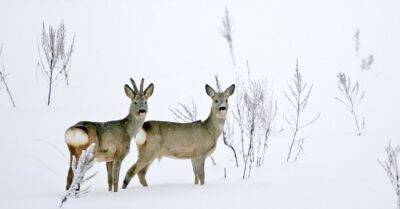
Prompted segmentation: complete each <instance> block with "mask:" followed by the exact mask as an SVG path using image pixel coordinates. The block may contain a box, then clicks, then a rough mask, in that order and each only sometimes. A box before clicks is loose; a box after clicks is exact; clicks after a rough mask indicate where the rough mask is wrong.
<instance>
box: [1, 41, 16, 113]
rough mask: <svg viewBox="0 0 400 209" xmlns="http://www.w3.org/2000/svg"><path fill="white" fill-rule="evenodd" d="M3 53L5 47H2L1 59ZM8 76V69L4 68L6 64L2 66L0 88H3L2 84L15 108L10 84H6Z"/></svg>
mask: <svg viewBox="0 0 400 209" xmlns="http://www.w3.org/2000/svg"><path fill="white" fill-rule="evenodd" d="M2 51H3V45H1V46H0V57H1V53H2ZM7 75H8V74H7V73H6V68H5V67H4V64H2V66H1V68H0V88H1V84H2V85H3V86H4V88H5V90H6V91H7V94H8V98H10V101H11V103H12V105H13V107H15V102H14V98H13V96H12V93H11V90H10V88H9V87H8V84H7V82H6V77H7Z"/></svg>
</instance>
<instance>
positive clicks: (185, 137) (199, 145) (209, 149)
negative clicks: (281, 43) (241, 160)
mask: <svg viewBox="0 0 400 209" xmlns="http://www.w3.org/2000/svg"><path fill="white" fill-rule="evenodd" d="M234 90H235V85H231V86H230V87H229V88H227V89H226V90H225V91H224V92H218V93H216V92H215V91H214V89H212V88H211V87H210V86H209V85H206V92H207V94H208V95H209V96H210V97H211V99H212V106H211V112H210V115H209V116H208V118H207V119H206V120H205V121H196V122H192V123H175V122H164V121H147V122H145V123H144V124H143V128H142V129H141V130H140V131H139V133H138V135H137V138H138V139H139V140H137V141H136V142H137V147H138V160H137V161H136V163H135V164H134V165H133V166H132V167H131V168H130V169H129V170H128V172H127V174H126V176H125V179H124V182H123V186H122V188H123V189H125V188H126V187H127V186H128V184H129V182H130V180H131V179H132V177H133V176H135V174H138V177H139V181H140V183H141V184H142V185H143V186H147V182H146V178H145V176H146V172H147V170H148V168H149V166H150V165H151V163H152V162H153V161H154V160H155V159H156V158H158V159H161V158H162V157H171V158H178V159H191V160H192V166H193V172H194V176H195V180H194V183H195V184H198V183H199V182H200V184H201V185H203V184H204V161H205V159H206V158H207V157H208V156H209V155H210V154H211V153H213V152H214V150H215V148H216V145H217V139H218V138H219V136H220V135H221V132H222V131H223V128H224V124H225V119H226V114H227V111H228V98H229V97H230V96H231V95H232V94H233V92H234Z"/></svg>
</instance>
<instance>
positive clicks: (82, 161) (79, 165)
mask: <svg viewBox="0 0 400 209" xmlns="http://www.w3.org/2000/svg"><path fill="white" fill-rule="evenodd" d="M94 147H95V143H93V144H91V145H90V146H89V147H88V148H87V149H86V150H84V151H83V152H82V154H81V156H80V157H79V160H78V162H77V161H76V159H75V157H74V156H72V171H73V173H74V178H73V180H72V184H71V187H70V188H69V189H68V190H67V192H66V194H65V195H64V196H63V198H62V199H61V203H60V207H62V206H63V204H64V203H65V202H66V201H67V200H68V198H70V197H74V198H79V197H81V196H82V195H84V194H86V193H88V192H89V189H90V186H87V187H85V188H83V189H81V188H80V187H81V185H83V184H84V183H86V182H87V181H89V180H90V179H91V178H93V177H94V176H95V175H96V174H97V172H96V173H93V174H91V175H89V176H88V177H86V178H85V175H86V173H87V172H88V171H89V170H90V169H91V168H92V167H93V165H94V160H93V156H94V155H93V150H94Z"/></svg>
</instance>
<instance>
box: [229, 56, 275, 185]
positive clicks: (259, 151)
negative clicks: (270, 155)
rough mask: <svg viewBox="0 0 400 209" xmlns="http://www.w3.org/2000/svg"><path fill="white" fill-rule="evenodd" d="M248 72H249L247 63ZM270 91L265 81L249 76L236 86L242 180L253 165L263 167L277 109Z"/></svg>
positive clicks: (235, 112) (235, 116)
mask: <svg viewBox="0 0 400 209" xmlns="http://www.w3.org/2000/svg"><path fill="white" fill-rule="evenodd" d="M247 70H248V72H250V67H249V64H248V62H247ZM271 92H272V91H271V90H270V89H269V88H268V86H267V85H266V82H265V80H263V79H252V78H251V77H250V73H248V77H247V79H246V80H242V81H240V82H239V83H238V90H237V93H236V101H235V110H234V111H233V113H234V114H233V115H234V118H235V121H236V124H237V126H238V128H239V130H240V135H239V136H240V142H241V148H240V149H241V150H240V152H241V153H242V157H243V175H242V178H243V179H244V178H249V177H250V175H251V172H252V169H253V167H254V166H261V165H262V162H263V161H262V160H261V159H262V158H263V156H264V155H265V152H266V148H267V147H268V145H267V143H268V136H269V131H267V130H269V129H270V126H271V124H272V122H273V119H274V115H275V113H274V112H275V110H276V102H275V100H274V97H273V94H272V93H271ZM257 162H259V163H257Z"/></svg>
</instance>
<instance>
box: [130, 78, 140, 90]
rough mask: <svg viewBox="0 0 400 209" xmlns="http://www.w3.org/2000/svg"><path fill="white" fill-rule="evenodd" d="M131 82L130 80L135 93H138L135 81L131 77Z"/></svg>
mask: <svg viewBox="0 0 400 209" xmlns="http://www.w3.org/2000/svg"><path fill="white" fill-rule="evenodd" d="M131 82H132V85H133V90H134V91H135V92H136V93H139V90H138V88H137V86H136V83H135V81H134V80H133V79H132V78H131Z"/></svg>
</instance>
